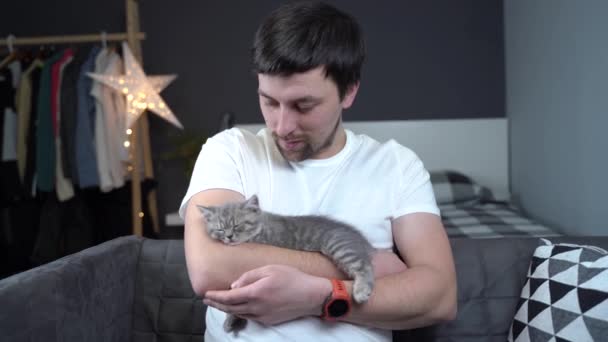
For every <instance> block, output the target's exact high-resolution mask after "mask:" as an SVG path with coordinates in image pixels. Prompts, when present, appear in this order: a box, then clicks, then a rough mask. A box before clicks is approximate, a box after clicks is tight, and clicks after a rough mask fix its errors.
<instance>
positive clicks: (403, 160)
mask: <svg viewBox="0 0 608 342" xmlns="http://www.w3.org/2000/svg"><path fill="white" fill-rule="evenodd" d="M398 160H399V163H398V164H399V167H400V172H401V177H399V180H398V182H397V184H398V188H397V191H398V192H397V196H396V198H397V201H396V202H397V203H396V206H395V210H394V212H393V217H394V218H398V217H400V216H403V215H407V214H411V213H416V212H424V213H431V214H435V215H439V213H440V212H439V208H438V207H437V202H436V201H435V195H434V193H433V186H432V184H431V179H430V178H431V177H430V176H429V172H428V171H427V170H426V169H425V168H424V164H423V163H422V161H421V160H420V158H418V156H417V155H416V154H415V153H414V152H412V151H411V150H409V149H405V148H404V149H402V150H401V151H400V152H399V155H398Z"/></svg>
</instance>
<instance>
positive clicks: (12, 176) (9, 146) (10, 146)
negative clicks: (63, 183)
mask: <svg viewBox="0 0 608 342" xmlns="http://www.w3.org/2000/svg"><path fill="white" fill-rule="evenodd" d="M20 77H21V63H20V62H19V61H18V60H16V61H13V62H11V63H10V64H9V65H8V67H7V68H4V69H2V70H0V143H2V147H1V154H2V158H1V160H0V206H1V207H6V206H8V205H10V204H12V203H14V202H15V201H17V200H18V199H19V198H20V197H22V195H23V192H22V188H21V186H20V182H19V172H18V171H17V161H16V157H17V148H16V145H17V114H16V113H15V92H16V87H17V86H18V85H19V81H18V79H19V78H20Z"/></svg>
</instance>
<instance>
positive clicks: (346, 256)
mask: <svg viewBox="0 0 608 342" xmlns="http://www.w3.org/2000/svg"><path fill="white" fill-rule="evenodd" d="M198 208H199V209H200V210H201V212H202V213H203V214H204V216H205V219H206V220H207V232H208V233H209V236H210V237H211V238H213V239H216V240H219V241H222V242H223V243H225V244H227V245H238V244H240V243H243V242H257V243H262V244H267V245H273V246H277V247H284V248H290V249H296V250H302V251H310V252H321V253H323V254H324V255H326V256H327V257H329V258H330V259H331V260H332V261H333V262H334V263H335V264H336V266H337V267H338V268H339V269H340V270H342V271H343V272H344V273H346V274H347V275H348V276H349V277H351V278H352V279H353V280H354V283H353V294H352V297H353V299H354V301H355V302H357V303H363V302H365V301H367V300H368V298H369V296H370V295H371V293H372V290H373V287H374V270H373V267H372V261H371V257H372V253H373V251H374V248H373V247H372V245H371V244H370V243H369V242H368V241H367V239H366V238H365V237H364V236H363V235H362V234H361V233H360V232H359V231H358V230H356V229H355V228H354V227H352V226H350V225H348V224H346V223H344V222H340V221H336V220H333V219H330V218H328V217H325V216H313V215H308V216H283V215H277V214H272V213H269V212H265V211H262V210H261V209H260V206H259V203H258V198H257V196H256V195H253V196H251V198H249V199H248V200H246V201H244V202H239V203H227V204H225V205H222V206H219V207H203V206H198ZM246 323H247V321H246V320H244V319H241V318H238V317H236V316H232V315H228V317H227V318H226V321H225V322H224V330H225V331H227V332H229V331H234V332H235V333H236V332H237V331H238V330H241V329H243V328H244V327H245V324H246Z"/></svg>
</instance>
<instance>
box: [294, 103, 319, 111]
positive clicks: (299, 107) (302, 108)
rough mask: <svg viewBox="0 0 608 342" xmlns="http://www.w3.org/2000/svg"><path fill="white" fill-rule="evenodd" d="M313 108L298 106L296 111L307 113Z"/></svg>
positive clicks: (305, 105) (310, 105) (308, 105)
mask: <svg viewBox="0 0 608 342" xmlns="http://www.w3.org/2000/svg"><path fill="white" fill-rule="evenodd" d="M313 108H315V105H314V104H298V105H296V110H297V111H298V112H300V113H308V112H310V111H311V110H313Z"/></svg>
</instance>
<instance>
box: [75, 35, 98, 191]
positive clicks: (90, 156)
mask: <svg viewBox="0 0 608 342" xmlns="http://www.w3.org/2000/svg"><path fill="white" fill-rule="evenodd" d="M99 50H100V48H99V47H98V46H95V47H93V48H92V49H91V51H90V52H89V54H88V56H87V59H86V60H85V62H84V63H83V64H82V67H81V68H80V74H79V75H78V83H77V86H76V88H77V96H78V104H77V106H78V108H77V112H76V143H75V145H76V154H75V158H76V163H75V164H76V174H77V177H76V178H77V180H78V184H79V185H80V187H81V188H88V187H99V173H98V171H97V151H96V150H95V115H96V112H95V99H94V98H93V96H92V95H91V94H90V92H91V88H92V87H93V80H92V79H91V77H89V76H88V75H87V73H89V72H94V71H95V59H96V57H97V55H98V54H99V53H100V51H99Z"/></svg>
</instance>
